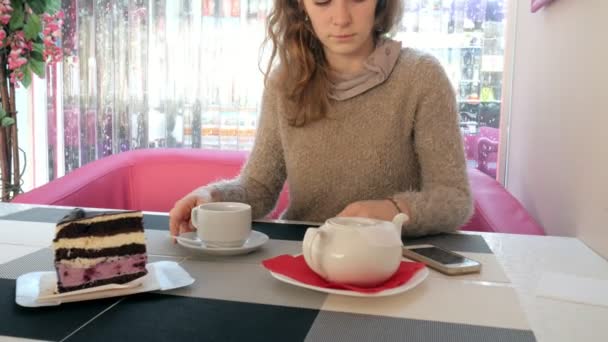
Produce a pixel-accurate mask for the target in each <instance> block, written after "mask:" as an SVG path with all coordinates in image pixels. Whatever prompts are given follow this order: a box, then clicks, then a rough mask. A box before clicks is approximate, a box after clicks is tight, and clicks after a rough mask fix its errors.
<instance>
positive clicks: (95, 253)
mask: <svg viewBox="0 0 608 342" xmlns="http://www.w3.org/2000/svg"><path fill="white" fill-rule="evenodd" d="M145 252H146V245H144V244H141V243H132V244H128V245H123V246H119V247H112V248H103V249H82V248H59V249H56V250H55V261H56V262H58V261H61V260H62V259H76V258H100V257H112V256H117V255H133V254H139V253H145Z"/></svg>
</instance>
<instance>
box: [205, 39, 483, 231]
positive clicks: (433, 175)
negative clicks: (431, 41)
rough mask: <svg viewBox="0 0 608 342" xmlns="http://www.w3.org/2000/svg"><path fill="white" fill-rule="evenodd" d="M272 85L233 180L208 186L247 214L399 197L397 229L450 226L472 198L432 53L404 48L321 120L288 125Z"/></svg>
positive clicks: (337, 207)
mask: <svg viewBox="0 0 608 342" xmlns="http://www.w3.org/2000/svg"><path fill="white" fill-rule="evenodd" d="M282 102H283V101H282V99H281V97H280V96H279V92H278V91H277V89H276V86H273V85H270V86H268V87H267V88H266V89H265V92H264V96H263V99H262V108H261V115H260V120H259V125H258V129H257V135H256V139H255V144H254V147H253V149H252V151H251V154H250V156H249V159H248V161H247V163H246V164H245V166H244V167H243V169H242V171H241V174H240V176H239V177H238V178H236V179H232V180H225V181H220V182H217V183H213V184H211V185H209V186H208V187H212V188H215V190H219V193H220V197H221V199H222V200H223V201H239V202H245V203H249V204H250V205H251V206H252V208H253V216H254V217H255V218H259V217H263V216H264V215H266V214H267V213H269V212H270V211H271V210H272V209H273V208H274V206H275V204H276V200H277V198H278V195H279V193H280V191H281V189H282V187H283V184H284V182H285V181H287V184H288V186H289V195H290V202H289V207H288V208H287V210H286V211H285V212H284V213H283V215H282V218H284V219H289V220H305V221H315V222H323V221H324V220H326V219H328V218H330V217H333V216H335V215H336V214H338V213H339V212H340V211H342V209H344V207H345V206H346V205H348V204H349V203H352V202H355V201H360V200H373V199H383V198H386V197H387V196H395V198H399V199H404V200H406V201H407V203H408V204H409V206H410V209H411V212H412V220H411V221H410V222H409V223H408V224H407V225H406V227H405V228H404V233H405V234H406V235H424V234H432V233H438V232H446V231H452V230H455V229H457V228H458V227H459V226H460V225H462V224H464V223H465V222H466V221H467V220H468V218H469V217H470V215H471V212H472V200H471V194H470V190H469V184H468V179H467V175H466V164H465V158H464V150H463V145H462V137H461V135H460V130H459V125H458V115H457V108H456V99H455V95H454V90H453V88H452V85H451V84H450V82H449V80H448V78H447V76H446V74H445V73H444V70H443V68H442V66H441V65H440V64H439V62H438V61H437V60H436V59H435V58H434V57H432V56H430V55H427V54H424V53H421V52H419V51H417V50H413V49H409V48H406V49H403V50H402V51H401V55H400V57H399V59H398V60H397V62H396V64H395V66H394V68H393V71H392V73H391V75H390V76H389V77H388V79H387V80H386V81H385V82H384V83H382V84H380V85H378V86H376V87H374V88H372V89H370V90H368V91H366V92H364V93H362V94H360V95H358V96H355V97H353V98H351V99H348V100H344V101H336V102H333V106H332V108H331V113H330V114H329V115H328V117H327V118H325V119H322V120H320V121H316V122H313V123H310V124H307V125H306V126H304V127H291V126H289V125H288V124H287V122H286V120H285V118H284V116H283V113H284V110H285V106H284V104H283V103H282Z"/></svg>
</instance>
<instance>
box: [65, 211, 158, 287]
mask: <svg viewBox="0 0 608 342" xmlns="http://www.w3.org/2000/svg"><path fill="white" fill-rule="evenodd" d="M53 250H54V252H55V269H56V271H57V290H58V291H59V292H69V291H76V290H80V289H85V288H89V287H95V286H101V285H106V284H124V283H128V282H130V281H132V280H135V279H137V278H139V277H142V276H144V275H146V274H147V273H148V271H147V270H146V262H147V259H148V256H147V254H146V242H145V237H144V227H143V214H142V212H141V211H131V212H120V213H110V214H105V213H104V214H99V213H91V212H88V213H87V212H85V211H84V210H82V209H78V208H77V209H74V210H73V211H72V212H70V214H68V215H66V216H65V217H64V218H63V219H62V220H61V221H60V222H59V223H57V226H56V228H55V239H54V240H53Z"/></svg>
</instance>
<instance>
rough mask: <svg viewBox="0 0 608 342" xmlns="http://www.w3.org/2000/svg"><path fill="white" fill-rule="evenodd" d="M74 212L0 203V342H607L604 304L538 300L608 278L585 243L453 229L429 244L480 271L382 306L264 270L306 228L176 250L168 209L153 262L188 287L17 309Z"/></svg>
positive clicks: (429, 283)
mask: <svg viewBox="0 0 608 342" xmlns="http://www.w3.org/2000/svg"><path fill="white" fill-rule="evenodd" d="M69 209H70V208H65V207H52V206H35V205H22V204H8V203H0V340H3V339H7V340H11V341H12V340H20V341H21V340H25V339H33V340H52V341H64V340H67V341H79V340H87V341H98V340H99V341H107V340H127V339H136V340H142V339H143V340H149V341H156V340H159V341H160V340H167V339H169V338H171V339H172V340H173V339H175V340H185V339H192V338H196V339H200V340H220V341H225V340H253V341H257V340H259V341H268V340H272V341H274V340H280V341H300V340H306V341H329V340H331V341H336V340H337V341H370V340H374V341H393V340H401V341H405V340H407V341H575V340H580V341H608V324H606V323H608V308H606V307H601V306H592V305H584V304H575V303H570V302H565V301H559V300H555V299H548V298H542V297H538V296H537V295H536V287H537V283H538V281H539V279H540V277H541V276H542V274H543V273H544V272H552V271H553V272H564V273H569V274H576V275H580V276H589V277H594V278H601V279H608V262H607V261H606V260H605V259H603V258H601V257H600V256H598V255H597V254H595V253H594V252H593V251H592V250H590V249H589V248H588V247H587V246H586V245H584V244H583V243H582V242H581V241H579V240H578V239H575V238H567V237H543V236H525V235H508V234H495V233H459V234H447V235H441V236H435V237H427V238H423V239H418V240H415V241H413V240H408V241H406V243H421V242H431V243H434V244H437V245H440V246H443V247H445V248H448V249H451V250H454V251H457V252H461V253H463V254H464V255H466V256H468V257H471V258H473V259H477V260H479V261H481V262H482V264H483V269H482V272H481V274H475V275H466V276H458V277H448V276H444V275H442V274H439V273H436V272H434V271H431V274H430V275H429V277H428V278H427V279H426V280H425V281H424V282H423V283H422V284H420V285H419V286H418V287H416V288H414V289H413V290H410V291H407V292H405V293H402V294H399V295H395V296H390V297H382V298H354V297H344V296H337V295H327V294H324V293H319V292H314V291H311V290H307V289H302V288H299V287H295V286H292V285H289V284H285V283H282V282H279V281H278V280H276V279H274V278H272V277H271V276H270V274H269V273H268V271H266V270H265V269H264V268H263V267H262V266H261V265H260V262H261V261H262V260H264V259H266V258H270V257H273V256H276V255H280V254H296V253H299V252H300V248H301V239H302V237H303V233H304V231H305V229H306V228H307V227H308V225H306V224H301V223H299V222H285V221H263V222H262V221H259V222H254V229H256V230H260V231H263V232H265V233H266V234H268V235H269V236H270V237H271V240H270V241H269V242H268V243H267V244H266V245H265V246H263V247H262V249H261V250H259V251H257V252H255V253H252V254H249V255H244V256H233V257H210V256H205V255H201V254H198V253H196V252H193V251H191V250H188V249H185V248H182V247H181V246H178V245H173V244H172V243H171V242H170V239H169V237H168V231H167V228H166V227H167V222H168V219H167V216H166V214H164V213H149V212H146V213H145V217H144V225H145V227H146V239H147V244H148V252H149V256H150V261H151V262H154V261H157V260H175V261H177V262H179V263H180V264H181V265H182V267H183V268H184V269H186V270H187V271H188V272H189V273H190V274H191V275H192V276H193V277H194V278H195V279H196V282H195V283H194V284H192V285H191V286H189V287H186V288H181V289H176V290H172V291H166V292H155V293H145V294H138V295H133V296H127V297H123V298H120V297H117V298H109V299H104V300H95V301H87V302H79V303H69V304H62V305H60V306H57V307H47V308H22V307H20V306H18V305H16V304H15V302H14V295H15V292H14V291H15V279H16V278H17V277H18V276H19V275H21V274H23V273H27V272H32V271H46V270H52V252H51V250H50V249H49V248H48V246H49V245H50V243H51V239H52V236H53V231H54V224H55V222H56V221H57V220H58V219H59V218H60V217H61V216H63V215H64V214H65V213H66V212H67V211H69Z"/></svg>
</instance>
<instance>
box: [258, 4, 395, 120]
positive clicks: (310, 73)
mask: <svg viewBox="0 0 608 342" xmlns="http://www.w3.org/2000/svg"><path fill="white" fill-rule="evenodd" d="M401 15H402V0H378V3H377V4H376V11H375V23H374V32H373V35H374V42H377V41H378V39H379V38H380V37H382V36H383V35H386V34H388V33H391V32H393V30H394V28H395V26H396V25H397V24H398V23H399V22H400V20H401ZM266 30H267V34H266V39H265V41H264V45H263V46H265V45H267V44H268V43H272V44H271V45H272V50H271V54H270V60H269V62H268V65H267V67H266V72H265V73H264V83H265V85H266V86H269V77H270V75H271V71H273V65H274V62H275V59H276V57H277V55H278V58H279V65H278V68H277V72H276V78H275V76H274V74H275V73H273V80H272V82H273V83H274V84H277V85H280V89H279V90H280V91H281V92H282V96H283V98H284V99H285V100H286V104H287V108H285V113H284V115H285V116H286V119H287V122H288V124H289V125H291V126H296V127H300V126H304V125H306V124H307V123H310V122H313V121H316V120H320V119H322V118H324V117H325V116H326V115H327V112H328V110H329V108H330V106H331V102H330V98H329V80H328V65H327V60H326V58H325V54H324V52H323V46H322V45H321V42H320V41H319V39H318V38H317V36H316V34H315V32H314V30H313V28H312V25H311V23H310V20H307V16H306V13H305V12H304V5H303V4H302V0H275V1H274V6H273V8H272V10H271V12H270V14H269V17H268V21H267V26H266Z"/></svg>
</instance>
